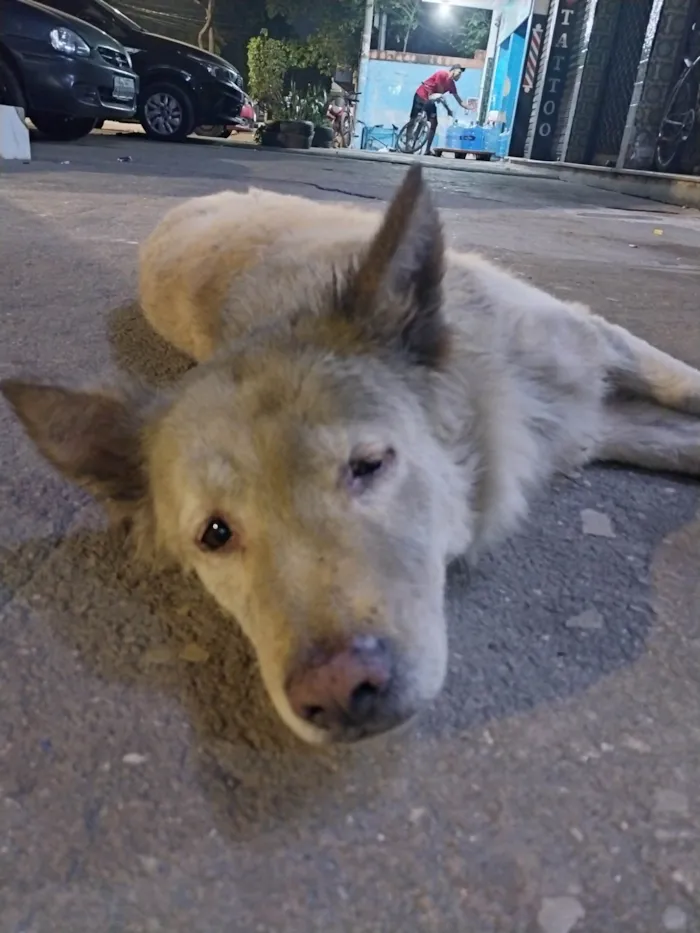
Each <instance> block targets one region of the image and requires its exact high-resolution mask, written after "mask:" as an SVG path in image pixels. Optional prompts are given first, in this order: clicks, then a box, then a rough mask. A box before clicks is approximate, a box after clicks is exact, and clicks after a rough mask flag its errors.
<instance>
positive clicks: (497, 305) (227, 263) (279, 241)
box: [2, 167, 700, 743]
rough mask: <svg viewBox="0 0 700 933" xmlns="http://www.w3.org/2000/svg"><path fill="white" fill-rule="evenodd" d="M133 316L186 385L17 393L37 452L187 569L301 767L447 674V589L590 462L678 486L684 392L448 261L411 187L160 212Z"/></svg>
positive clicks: (581, 312) (236, 198)
mask: <svg viewBox="0 0 700 933" xmlns="http://www.w3.org/2000/svg"><path fill="white" fill-rule="evenodd" d="M140 294H141V303H142V307H143V311H144V314H145V316H146V318H147V319H148V321H149V322H150V323H151V325H152V326H153V327H154V328H155V330H156V331H157V332H158V333H159V334H161V335H162V336H163V337H164V338H166V339H167V340H168V341H170V343H172V344H173V345H174V346H175V347H177V348H179V349H180V350H182V351H184V352H185V353H187V354H189V355H190V357H192V359H193V360H195V361H196V362H197V363H198V364H199V365H198V366H196V367H194V368H193V369H192V370H191V371H190V372H189V373H188V374H187V375H186V376H185V377H184V378H183V379H182V380H181V382H180V383H179V384H178V385H176V386H175V387H174V388H173V389H172V390H171V391H168V392H166V393H164V394H160V393H156V394H154V395H153V396H151V397H148V398H142V397H140V396H139V397H136V396H133V397H132V396H130V395H128V394H122V393H119V392H116V391H112V390H108V389H104V390H100V391H96V392H87V391H76V390H69V389H66V388H62V387H58V386H51V385H45V384H36V383H30V382H21V381H17V380H10V381H6V382H4V383H3V385H2V389H3V391H4V393H5V395H6V397H7V398H8V400H9V401H10V403H11V405H12V406H13V407H14V409H15V411H16V413H17V414H18V416H19V417H20V419H21V420H22V422H23V423H24V425H25V427H26V429H27V431H28V433H29V435H30V436H31V438H32V439H33V440H34V442H35V443H36V445H37V446H38V448H39V450H40V451H41V452H42V453H43V455H44V456H45V457H47V458H48V459H49V460H50V461H51V462H52V463H53V464H54V465H55V466H56V467H57V468H58V469H60V470H61V471H62V472H63V473H64V474H65V475H66V476H68V477H69V478H70V479H72V480H74V481H75V482H77V483H80V484H81V485H83V486H86V487H87V488H88V489H90V490H91V491H92V492H93V493H94V494H95V495H96V496H97V497H99V498H100V499H102V500H103V501H105V503H106V504H107V505H108V507H109V508H110V509H111V510H112V512H113V513H114V514H116V515H117V517H119V518H122V519H126V520H128V522H129V523H130V526H131V529H132V534H133V539H134V541H135V544H136V546H137V549H138V551H139V552H140V553H142V554H146V553H148V552H152V553H157V554H161V555H166V556H167V557H169V558H171V559H173V560H175V561H177V562H178V563H179V564H180V565H181V566H182V567H183V568H184V569H185V570H188V571H194V572H195V573H196V575H197V576H198V577H199V579H200V580H201V582H202V583H203V585H204V586H205V587H206V589H207V590H208V591H209V592H210V593H211V594H212V596H213V597H214V598H215V599H216V600H217V601H218V603H219V604H220V605H221V606H222V607H223V609H224V610H226V611H228V612H229V613H231V614H232V615H233V616H234V617H235V618H236V619H237V621H238V622H239V624H240V625H241V627H242V628H243V630H244V632H245V633H246V635H247V636H248V638H249V639H250V641H251V642H252V645H253V646H254V649H255V651H256V653H257V656H258V659H259V662H260V669H261V673H262V677H263V680H264V683H265V686H266V689H267V691H268V693H269V696H270V698H271V700H272V702H273V703H274V705H275V707H276V709H277V711H278V713H279V715H280V716H281V718H282V719H283V720H284V722H285V723H286V724H287V725H288V726H289V727H290V728H291V729H292V730H293V731H294V732H295V733H297V734H298V735H299V736H300V737H301V738H302V739H304V740H306V741H307V742H311V743H322V742H332V741H355V740H357V739H359V738H362V737H364V736H368V735H372V734H376V733H380V732H384V731H387V730H389V729H391V728H393V727H394V726H396V725H398V724H399V723H402V722H404V721H406V720H407V719H409V718H410V717H412V716H413V715H414V714H415V713H416V712H417V711H418V710H419V709H420V708H421V707H422V706H423V705H424V704H426V703H427V702H429V701H430V700H431V699H433V698H434V697H435V696H436V695H437V693H438V692H439V690H440V688H441V686H442V683H443V680H444V677H445V670H446V655H447V640H446V625H445V618H444V610H443V590H444V585H445V567H446V565H447V564H448V562H449V561H450V560H451V559H452V558H454V557H456V556H458V555H466V556H467V558H468V559H470V560H474V559H476V558H477V557H478V555H479V553H480V552H482V551H483V550H484V549H485V548H487V547H490V546H491V545H493V544H494V543H496V542H497V541H498V540H499V539H502V538H503V537H504V536H505V535H507V534H508V533H509V532H511V531H512V530H513V529H514V528H515V526H516V525H517V523H518V522H519V521H520V520H521V519H522V518H523V517H524V515H525V513H526V509H527V503H528V498H529V497H530V494H531V492H532V491H533V490H535V489H537V487H539V486H541V484H542V483H544V482H546V481H547V480H548V479H549V478H550V477H551V476H552V475H553V473H554V472H555V471H567V470H571V469H572V468H574V467H576V466H579V465H582V464H585V463H588V462H590V461H593V460H614V461H618V462H622V463H628V464H633V465H638V466H641V467H646V468H652V469H659V470H676V471H681V472H686V473H691V474H697V473H698V472H699V468H700V424H699V423H698V421H697V420H696V419H697V415H698V414H700V372H699V371H696V370H695V369H692V368H691V367H689V366H687V365H685V364H684V363H681V362H679V361H677V360H675V359H674V358H672V357H670V356H668V355H667V354H665V353H662V352H661V351H660V350H658V349H656V348H654V347H652V346H650V345H649V344H647V343H645V342H644V341H642V340H640V339H638V338H636V337H634V336H633V335H632V334H630V333H629V332H628V331H626V330H624V329H623V328H621V327H617V326H615V325H613V324H610V323H608V322H607V321H605V320H604V319H602V318H600V317H597V316H595V315H593V314H591V313H589V311H588V310H587V309H586V308H585V307H583V306H581V305H577V304H570V303H567V302H563V301H560V300H559V299H557V298H554V297H551V296H549V295H547V294H545V293H543V292H541V291H539V290H537V289H535V288H533V287H532V286H530V285H529V284H527V283H525V282H522V281H520V280H518V279H517V278H514V277H513V276H511V275H509V274H508V273H507V272H505V271H502V270H500V269H498V268H496V267H494V266H492V265H491V264H489V263H488V262H485V261H484V260H482V259H480V258H478V257H476V256H474V255H465V254H460V253H457V252H452V251H450V250H446V249H445V248H444V246H443V240H442V235H441V228H440V222H439V218H438V214H437V212H436V210H435V208H434V206H433V205H432V203H431V200H430V196H429V193H428V191H427V190H426V187H425V185H424V183H423V180H422V177H421V172H420V169H419V168H417V167H416V168H412V169H411V170H410V171H409V172H408V174H407V175H406V177H405V179H404V181H403V184H402V185H401V187H400V189H399V191H398V193H397V194H396V195H395V197H394V199H393V201H392V202H391V204H390V206H389V207H388V209H387V210H386V212H385V213H384V214H383V215H382V214H379V213H374V212H370V211H367V210H364V209H362V210H361V209H358V208H356V207H354V206H348V205H345V204H330V203H316V202H312V201H308V200H305V199H302V198H299V197H293V196H285V195H279V194H274V193H270V192H265V191H249V192H248V193H246V194H236V193H232V192H223V193H220V194H216V195H212V196H208V197H202V198H197V199H195V200H192V201H188V202H187V203H184V204H182V205H180V206H178V207H176V208H175V209H174V210H172V211H171V212H170V213H169V214H167V215H166V217H165V218H164V219H163V221H162V222H161V224H160V225H159V226H158V227H157V228H156V230H155V231H154V232H153V234H152V235H151V236H150V238H149V239H148V240H147V241H146V242H145V243H144V245H143V247H142V250H141V256H140Z"/></svg>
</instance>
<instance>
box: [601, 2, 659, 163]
mask: <svg viewBox="0 0 700 933" xmlns="http://www.w3.org/2000/svg"><path fill="white" fill-rule="evenodd" d="M652 4H653V0H634V2H633V3H621V4H620V13H619V16H618V19H617V26H616V29H615V42H614V45H613V50H612V53H611V55H610V63H609V65H608V75H607V79H606V81H605V93H604V94H603V97H602V107H601V112H600V118H599V120H598V123H597V126H596V127H595V128H594V131H593V133H592V135H591V151H590V153H589V159H588V161H590V162H593V163H594V164H598V165H604V164H605V163H606V162H614V161H615V160H616V159H617V156H618V153H619V151H620V146H621V144H622V135H623V133H624V129H625V122H626V120H627V111H628V110H629V105H630V100H631V99H632V90H633V88H634V82H635V79H636V76H637V69H638V67H639V59H640V56H641V52H642V45H643V42H644V35H645V33H646V29H647V23H648V21H649V14H650V13H651V8H652Z"/></svg>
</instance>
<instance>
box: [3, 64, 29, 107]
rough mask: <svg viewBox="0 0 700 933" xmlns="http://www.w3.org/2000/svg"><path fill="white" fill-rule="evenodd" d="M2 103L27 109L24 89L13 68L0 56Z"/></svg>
mask: <svg viewBox="0 0 700 933" xmlns="http://www.w3.org/2000/svg"><path fill="white" fill-rule="evenodd" d="M0 104H5V105H6V106H7V107H22V108H24V109H26V105H25V100H24V91H23V90H22V85H21V84H20V82H19V78H18V77H17V75H16V74H15V73H14V71H13V70H12V68H11V67H10V66H9V65H8V64H7V62H5V61H3V59H2V58H0Z"/></svg>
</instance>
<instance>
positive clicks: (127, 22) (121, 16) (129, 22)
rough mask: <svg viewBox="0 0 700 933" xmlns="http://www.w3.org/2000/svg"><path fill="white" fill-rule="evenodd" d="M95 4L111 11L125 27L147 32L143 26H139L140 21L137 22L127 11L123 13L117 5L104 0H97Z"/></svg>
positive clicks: (134, 30)
mask: <svg viewBox="0 0 700 933" xmlns="http://www.w3.org/2000/svg"><path fill="white" fill-rule="evenodd" d="M95 5H96V6H99V7H102V9H103V10H105V11H106V12H109V13H111V14H112V15H113V16H114V17H115V18H116V19H117V20H119V22H120V23H121V24H122V26H123V27H124V28H125V29H129V30H131V31H133V32H145V30H144V28H143V27H142V26H139V24H138V23H135V22H134V20H133V19H130V18H129V17H128V16H127V15H126V13H122V11H121V10H119V9H117V7H115V6H112V4H111V3H104V0H95Z"/></svg>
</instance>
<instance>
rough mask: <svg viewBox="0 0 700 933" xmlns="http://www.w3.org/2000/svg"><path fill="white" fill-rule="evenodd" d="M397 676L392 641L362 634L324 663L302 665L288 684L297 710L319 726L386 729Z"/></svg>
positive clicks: (324, 659)
mask: <svg viewBox="0 0 700 933" xmlns="http://www.w3.org/2000/svg"><path fill="white" fill-rule="evenodd" d="M394 675H395V663H394V658H393V652H392V650H391V646H390V644H389V643H388V642H387V641H385V640H384V639H379V638H375V637H373V636H359V637H356V638H353V639H351V640H350V641H349V642H347V643H346V644H344V645H342V646H341V647H340V648H338V649H337V650H336V651H334V652H330V653H328V652H327V653H325V654H324V656H323V658H322V660H320V661H319V660H318V659H315V660H311V661H309V662H307V663H303V664H300V665H299V667H298V668H297V669H296V670H295V671H294V672H293V674H292V676H291V677H290V678H289V680H288V682H287V696H288V698H289V702H290V704H291V707H292V709H293V710H294V712H295V714H296V715H297V716H299V718H300V719H303V720H305V721H306V722H310V723H312V724H313V725H315V726H317V727H318V728H320V729H325V730H328V731H331V732H338V731H342V730H346V729H352V728H353V727H354V728H356V729H357V728H359V729H365V728H371V729H372V731H375V730H376V731H381V730H382V728H383V720H384V719H385V718H386V717H387V715H388V705H389V695H390V690H391V684H392V680H393V678H394Z"/></svg>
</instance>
